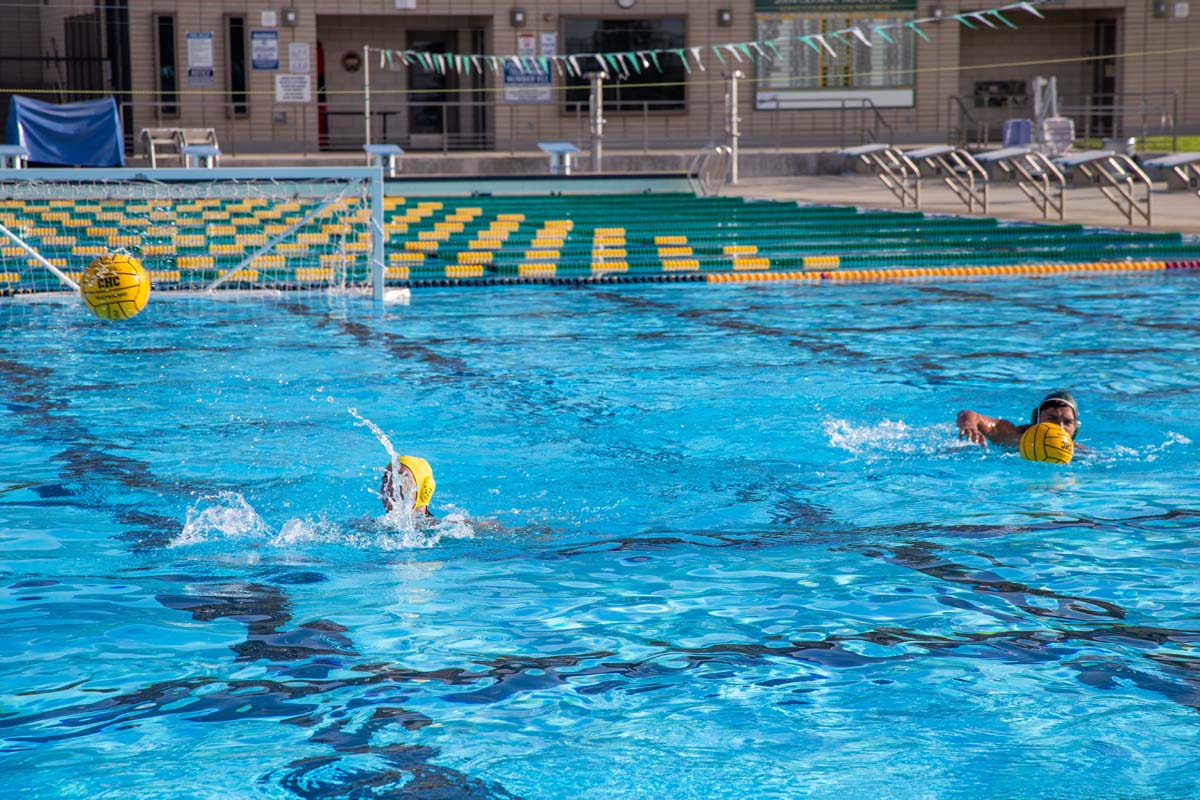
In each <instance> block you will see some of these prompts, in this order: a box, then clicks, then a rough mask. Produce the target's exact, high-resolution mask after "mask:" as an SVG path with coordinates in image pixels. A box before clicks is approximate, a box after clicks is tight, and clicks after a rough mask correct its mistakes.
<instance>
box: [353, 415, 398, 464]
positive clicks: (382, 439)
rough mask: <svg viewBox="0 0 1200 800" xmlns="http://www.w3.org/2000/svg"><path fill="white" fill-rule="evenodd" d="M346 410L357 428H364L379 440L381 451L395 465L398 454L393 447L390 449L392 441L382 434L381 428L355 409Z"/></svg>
mask: <svg viewBox="0 0 1200 800" xmlns="http://www.w3.org/2000/svg"><path fill="white" fill-rule="evenodd" d="M346 410H347V411H348V412H350V416H352V417H354V418H355V419H356V420H358V422H356V423H354V424H355V425H356V426H357V427H360V428H361V427H363V426H366V427H367V428H368V429H369V430H370V431H371V433H373V434H375V438H376V439H378V440H379V443H380V444H381V445H383V449H384V450H387V453H388V459H389V460H390V461H391V462H392V463H395V462H396V461H398V460H399V459H400V454H399V453H397V452H396V448H395V447H392V440H391V439H389V438H388V436H387V434H386V433H384V432H383V429H382V428H380V427H379V426H378V425H376V424H375V423H374V422H372V421H371V420H369V419H367V418H366V417H364V416H363V415H362V414H359V413H358V409H357V408H347V409H346Z"/></svg>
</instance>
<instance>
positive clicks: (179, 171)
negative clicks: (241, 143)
mask: <svg viewBox="0 0 1200 800" xmlns="http://www.w3.org/2000/svg"><path fill="white" fill-rule="evenodd" d="M239 180H240V181H256V182H268V183H270V182H279V183H288V182H304V183H309V182H312V181H325V182H328V183H330V184H334V183H338V182H344V183H346V184H347V186H351V185H353V184H354V183H355V182H358V183H360V184H365V185H366V191H365V192H364V195H365V197H367V198H368V202H369V204H370V209H371V223H370V227H371V295H372V298H373V299H374V300H375V302H377V303H382V302H383V295H384V276H385V272H384V266H385V260H384V249H385V246H386V243H387V232H386V230H385V228H384V223H383V220H384V177H383V167H382V165H380V166H376V167H216V168H213V169H195V168H192V169H183V168H178V167H172V168H160V169H149V168H139V167H124V168H111V169H110V168H81V169H45V168H35V169H0V184H5V183H14V182H21V181H28V182H30V183H36V182H43V183H51V184H88V183H106V182H120V181H126V182H129V183H156V182H157V183H164V184H166V183H224V182H236V181H239ZM335 197H336V196H335ZM321 210H323V208H322V209H321ZM314 216H315V214H314ZM301 224H303V223H300V224H298V225H297V226H296V227H299V226H300V225H301ZM283 238H285V237H283V236H280V237H276V238H275V239H273V240H272V241H271V242H270V243H269V244H268V245H266V246H264V247H263V248H261V250H259V251H258V252H257V253H255V255H259V254H261V253H265V252H267V251H269V250H270V249H271V247H273V246H274V245H275V244H276V243H277V242H278V241H280V240H282V239H283ZM5 240H10V241H13V242H14V243H16V245H17V246H18V247H20V248H22V249H24V250H25V251H26V252H27V253H28V254H29V255H30V256H32V257H33V258H35V259H37V260H38V261H39V262H41V264H42V266H43V267H44V268H46V269H48V270H49V271H50V272H52V273H54V275H55V277H57V278H58V279H59V280H60V281H61V282H62V283H64V284H65V285H66V286H67V287H69V288H70V289H71V290H73V291H78V290H79V287H78V285H76V283H75V282H74V281H73V280H71V279H70V278H69V277H68V276H67V275H65V274H64V273H63V272H62V271H61V270H59V269H58V268H57V267H55V266H54V265H53V264H51V263H50V262H49V261H47V260H46V259H45V258H44V257H43V256H42V255H41V254H40V253H38V251H37V249H36V248H35V247H33V246H32V245H30V244H29V243H28V242H26V241H25V240H24V239H22V238H21V237H20V236H19V235H18V234H17V233H16V232H15V231H11V230H9V229H8V228H7V227H4V226H2V225H0V241H5ZM250 260H251V259H250V258H248V259H246V263H249V261H250ZM238 269H241V267H238ZM236 271H237V270H232V271H231V272H230V273H229V274H227V275H226V276H225V277H224V278H222V279H221V280H219V281H215V282H214V284H213V285H210V286H209V287H208V289H207V290H208V291H213V290H215V288H216V286H217V285H219V284H220V283H221V282H223V281H224V280H225V279H227V278H229V277H232V276H233V274H234V273H235V272H236Z"/></svg>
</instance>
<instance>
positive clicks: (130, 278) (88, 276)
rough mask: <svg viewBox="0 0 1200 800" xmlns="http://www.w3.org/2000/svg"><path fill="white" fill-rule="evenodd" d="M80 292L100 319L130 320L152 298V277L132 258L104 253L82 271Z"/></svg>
mask: <svg viewBox="0 0 1200 800" xmlns="http://www.w3.org/2000/svg"><path fill="white" fill-rule="evenodd" d="M79 293H80V294H81V295H82V296H83V303H84V305H86V306H87V307H88V308H90V309H91V310H92V313H93V314H95V315H96V316H97V317H100V319H111V320H119V319H129V318H130V317H133V316H136V315H137V314H138V312H140V311H141V310H142V309H143V308H145V307H146V302H147V301H149V299H150V275H149V274H147V272H146V270H145V269H144V268H143V267H142V262H140V261H138V260H137V259H136V258H134V257H133V256H131V255H127V254H125V253H105V254H104V255H102V256H98V257H97V258H96V259H95V260H93V261H92V263H90V264H88V266H87V269H85V270H84V271H83V277H82V278H81V279H80V281H79Z"/></svg>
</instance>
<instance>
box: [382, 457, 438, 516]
mask: <svg viewBox="0 0 1200 800" xmlns="http://www.w3.org/2000/svg"><path fill="white" fill-rule="evenodd" d="M436 488H437V483H436V482H435V481H434V480H433V468H432V467H430V466H429V462H428V461H426V460H425V459H423V458H419V457H417V456H400V458H398V459H396V461H394V462H392V463H390V464H388V465H387V466H386V467H384V470H383V483H382V484H381V485H380V487H379V494H380V496H382V498H383V507H384V508H386V509H387V510H388V511H391V510H392V509H393V508H395V506H396V503H397V501H400V502H402V503H403V504H405V505H407V504H408V502H409V501H410V500H411V501H412V508H413V510H414V511H423V512H425V513H428V512H429V501H430V500H431V499H433V490H434V489H436Z"/></svg>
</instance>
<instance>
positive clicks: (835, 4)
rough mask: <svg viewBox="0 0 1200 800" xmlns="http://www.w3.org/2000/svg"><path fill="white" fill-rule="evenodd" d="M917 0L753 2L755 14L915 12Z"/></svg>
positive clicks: (784, 0)
mask: <svg viewBox="0 0 1200 800" xmlns="http://www.w3.org/2000/svg"><path fill="white" fill-rule="evenodd" d="M916 10H917V0H841V1H840V2H839V0H754V11H755V13H759V14H762V13H772V12H774V13H778V14H805V13H816V12H829V11H834V12H846V13H852V12H855V11H916Z"/></svg>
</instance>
